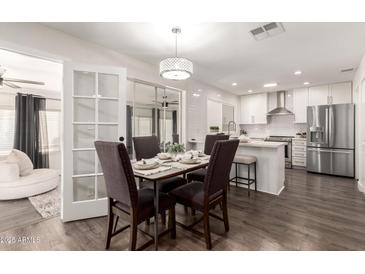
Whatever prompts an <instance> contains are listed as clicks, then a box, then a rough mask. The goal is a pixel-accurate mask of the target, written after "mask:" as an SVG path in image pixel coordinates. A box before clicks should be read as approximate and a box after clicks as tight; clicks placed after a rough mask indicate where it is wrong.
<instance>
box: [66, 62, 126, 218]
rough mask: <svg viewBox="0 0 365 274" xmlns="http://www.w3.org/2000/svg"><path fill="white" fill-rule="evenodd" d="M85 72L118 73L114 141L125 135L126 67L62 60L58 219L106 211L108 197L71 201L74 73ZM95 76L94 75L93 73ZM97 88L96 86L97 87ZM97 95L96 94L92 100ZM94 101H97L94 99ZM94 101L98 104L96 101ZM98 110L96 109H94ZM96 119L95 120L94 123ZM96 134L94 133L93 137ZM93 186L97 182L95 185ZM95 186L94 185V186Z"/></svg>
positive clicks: (101, 213) (101, 214)
mask: <svg viewBox="0 0 365 274" xmlns="http://www.w3.org/2000/svg"><path fill="white" fill-rule="evenodd" d="M75 70H77V71H88V72H95V73H96V74H97V73H106V74H117V75H119V100H118V123H119V125H118V136H115V141H118V137H119V136H125V133H126V123H125V121H126V69H125V68H120V67H111V66H98V65H88V64H80V63H73V62H65V64H64V92H63V95H62V97H63V100H62V101H63V110H64V115H63V117H64V120H63V128H64V131H63V148H62V150H63V157H62V163H63V166H62V174H63V176H62V197H63V199H62V205H61V207H62V211H61V219H62V221H64V222H67V221H73V220H78V219H86V218H92V217H97V216H104V215H106V214H107V199H106V198H101V199H98V198H97V197H96V195H97V191H96V190H95V199H94V200H86V201H77V202H75V201H74V197H73V177H78V175H73V166H74V165H73V149H74V147H73V124H74V123H73V122H74V120H73V99H74V92H73V72H74V71H75ZM96 77H97V75H96ZM96 89H97V87H96ZM97 98H98V97H97V96H96V97H95V100H98V99H97ZM96 102H97V101H96ZM96 104H97V103H96ZM95 111H96V112H97V109H96V110H95ZM98 124H99V122H98V121H96V124H95V125H98ZM97 138H98V136H96V139H97ZM95 169H97V162H95ZM100 175H102V173H100V174H99V173H98V172H97V170H95V173H93V174H92V176H100ZM95 186H96V184H95ZM95 189H96V188H95Z"/></svg>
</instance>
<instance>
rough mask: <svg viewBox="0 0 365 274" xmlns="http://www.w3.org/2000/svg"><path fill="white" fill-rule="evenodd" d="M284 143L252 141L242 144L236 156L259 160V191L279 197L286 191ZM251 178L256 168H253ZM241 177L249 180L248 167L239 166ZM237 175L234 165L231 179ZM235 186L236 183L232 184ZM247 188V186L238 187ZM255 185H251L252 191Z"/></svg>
mask: <svg viewBox="0 0 365 274" xmlns="http://www.w3.org/2000/svg"><path fill="white" fill-rule="evenodd" d="M285 144H286V143H284V142H265V141H250V142H248V143H240V144H239V146H238V148H237V152H236V155H252V156H255V157H256V158H257V163H256V165H257V172H256V174H257V190H258V191H262V192H266V193H270V194H274V195H279V194H280V192H281V191H282V190H283V189H284V180H285V155H284V146H285ZM251 171H252V172H251V174H252V175H251V176H254V173H253V171H254V167H253V166H251ZM238 174H239V175H238V176H241V177H246V178H247V167H246V166H244V165H239V173H238ZM234 175H235V165H232V169H231V178H232V177H234ZM231 184H232V185H235V183H234V182H231ZM238 186H242V187H246V186H245V185H238ZM252 188H253V185H251V189H252Z"/></svg>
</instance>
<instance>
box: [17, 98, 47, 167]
mask: <svg viewBox="0 0 365 274" xmlns="http://www.w3.org/2000/svg"><path fill="white" fill-rule="evenodd" d="M45 110H46V98H43V97H39V96H35V95H32V94H22V93H18V94H17V96H16V97H15V137H14V148H15V149H18V150H21V151H23V152H24V153H26V154H27V155H28V156H29V158H30V159H31V160H32V162H33V165H34V168H48V167H49V152H48V135H47V123H46V113H45Z"/></svg>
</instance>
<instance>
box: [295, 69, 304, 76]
mask: <svg viewBox="0 0 365 274" xmlns="http://www.w3.org/2000/svg"><path fill="white" fill-rule="evenodd" d="M301 74H302V72H301V71H300V70H297V71H294V75H301Z"/></svg>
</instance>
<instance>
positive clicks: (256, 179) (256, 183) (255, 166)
mask: <svg viewBox="0 0 365 274" xmlns="http://www.w3.org/2000/svg"><path fill="white" fill-rule="evenodd" d="M256 167H257V166H256V162H255V192H257V173H256Z"/></svg>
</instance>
